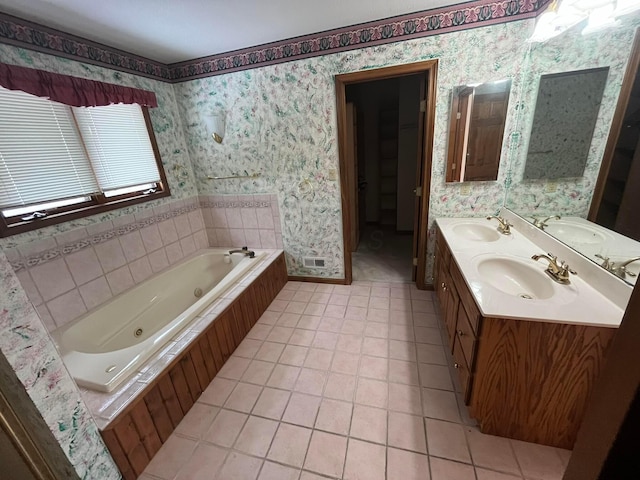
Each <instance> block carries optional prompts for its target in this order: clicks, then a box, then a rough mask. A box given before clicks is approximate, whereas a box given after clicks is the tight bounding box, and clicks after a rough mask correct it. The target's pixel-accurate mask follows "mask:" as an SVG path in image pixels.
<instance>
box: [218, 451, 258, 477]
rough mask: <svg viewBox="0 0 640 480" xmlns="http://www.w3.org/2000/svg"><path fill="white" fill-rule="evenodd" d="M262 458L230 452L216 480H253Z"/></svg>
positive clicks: (256, 475)
mask: <svg viewBox="0 0 640 480" xmlns="http://www.w3.org/2000/svg"><path fill="white" fill-rule="evenodd" d="M261 466H262V460H260V459H258V458H254V457H250V456H248V455H244V454H242V453H238V452H231V453H229V456H227V460H226V461H225V462H224V466H223V467H222V470H220V472H219V473H218V476H217V477H216V480H236V479H237V480H255V479H256V478H258V472H259V471H260V467H261Z"/></svg>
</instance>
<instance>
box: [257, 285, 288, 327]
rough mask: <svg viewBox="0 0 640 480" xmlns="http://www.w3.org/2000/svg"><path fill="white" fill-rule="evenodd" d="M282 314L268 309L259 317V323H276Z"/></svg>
mask: <svg viewBox="0 0 640 480" xmlns="http://www.w3.org/2000/svg"><path fill="white" fill-rule="evenodd" d="M281 293H282V292H281ZM280 315H281V313H280V312H274V311H271V310H267V311H266V312H264V313H263V314H262V316H261V317H260V318H259V319H258V322H257V323H258V324H260V325H275V324H276V322H277V321H278V318H280ZM254 328H255V327H254Z"/></svg>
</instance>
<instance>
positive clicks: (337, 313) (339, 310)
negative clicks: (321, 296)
mask: <svg viewBox="0 0 640 480" xmlns="http://www.w3.org/2000/svg"><path fill="white" fill-rule="evenodd" d="M339 296H340V297H342V295H339ZM346 298H349V297H346ZM332 299H333V297H332ZM329 302H331V300H329ZM346 311H347V307H346V306H345V305H334V304H331V303H329V305H327V308H325V310H324V316H325V317H334V318H344V314H345V313H346Z"/></svg>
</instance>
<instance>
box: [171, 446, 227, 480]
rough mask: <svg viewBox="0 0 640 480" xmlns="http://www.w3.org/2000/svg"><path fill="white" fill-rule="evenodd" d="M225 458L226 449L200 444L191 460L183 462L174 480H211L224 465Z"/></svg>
mask: <svg viewBox="0 0 640 480" xmlns="http://www.w3.org/2000/svg"><path fill="white" fill-rule="evenodd" d="M226 456H227V450H226V449H223V448H220V447H216V446H215V445H208V444H206V443H200V444H199V445H198V447H197V448H196V450H195V452H194V453H193V455H192V456H191V458H190V459H189V460H188V461H187V462H185V465H184V467H183V468H182V470H180V473H179V475H178V476H177V477H176V480H201V479H202V478H207V477H208V478H212V477H214V476H215V474H216V472H217V471H218V470H219V469H220V467H221V466H222V464H223V463H224V460H225V458H226Z"/></svg>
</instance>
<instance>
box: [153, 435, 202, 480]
mask: <svg viewBox="0 0 640 480" xmlns="http://www.w3.org/2000/svg"><path fill="white" fill-rule="evenodd" d="M196 445H197V442H196V441H195V440H192V439H186V438H182V437H178V436H176V435H172V436H170V437H169V439H168V440H167V441H166V442H165V444H164V445H162V448H160V450H159V451H158V453H156V455H155V456H154V457H153V459H152V460H151V463H149V465H147V468H146V469H145V471H144V472H145V473H147V474H150V475H155V476H157V477H160V478H168V479H172V478H173V477H174V476H175V475H176V474H177V473H178V471H179V470H180V469H181V468H182V466H183V465H184V463H185V462H186V461H187V459H189V458H190V457H191V454H192V453H193V452H194V450H195V449H196Z"/></svg>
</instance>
